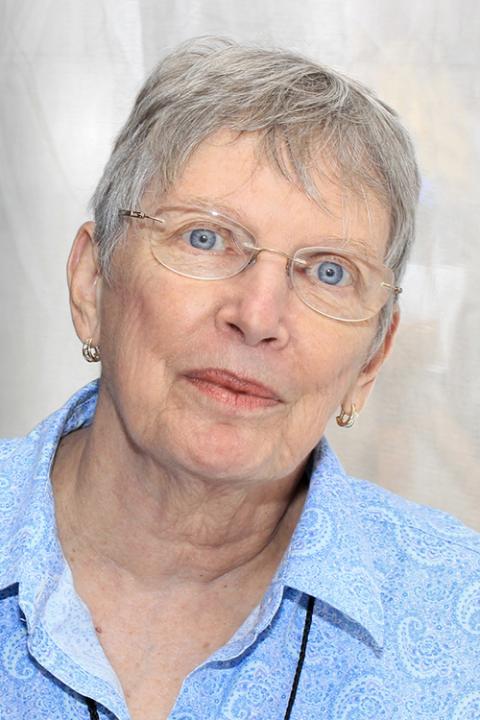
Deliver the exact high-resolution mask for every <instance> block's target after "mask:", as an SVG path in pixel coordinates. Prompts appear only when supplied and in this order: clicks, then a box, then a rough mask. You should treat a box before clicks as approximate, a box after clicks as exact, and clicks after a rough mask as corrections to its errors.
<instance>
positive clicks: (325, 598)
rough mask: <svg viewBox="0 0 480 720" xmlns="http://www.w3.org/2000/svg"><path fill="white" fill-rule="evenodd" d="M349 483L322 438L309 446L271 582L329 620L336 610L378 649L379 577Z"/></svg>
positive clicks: (380, 626)
mask: <svg viewBox="0 0 480 720" xmlns="http://www.w3.org/2000/svg"><path fill="white" fill-rule="evenodd" d="M355 482H357V481H355V480H354V479H353V478H350V477H349V476H348V475H346V473H345V472H344V470H343V469H342V467H341V465H340V463H339V461H338V459H337V457H336V456H335V454H334V453H333V451H332V450H331V448H330V446H329V444H328V442H327V441H326V440H325V439H323V440H322V441H321V443H320V444H319V446H318V447H317V448H316V450H315V458H314V466H313V471H312V475H311V479H310V487H309V491H308V494H307V499H306V501H305V505H304V508H303V511H302V515H301V517H300V520H299V522H298V524H297V527H296V528H295V531H294V534H293V536H292V539H291V542H290V545H289V547H288V550H287V552H286V554H285V556H284V558H283V561H282V563H281V565H280V567H279V569H278V572H277V575H276V580H278V581H280V582H281V583H283V584H284V585H287V586H289V587H292V588H295V589H297V590H300V591H302V592H305V593H308V594H309V595H313V596H314V597H315V598H317V599H318V600H320V601H321V602H322V604H323V606H324V608H327V614H328V608H330V609H331V613H330V618H331V619H333V621H334V620H335V618H334V615H335V613H338V612H339V613H341V614H342V616H344V618H343V619H342V620H343V624H344V625H345V622H344V619H346V620H347V621H348V620H349V621H351V626H352V632H354V633H356V634H357V635H358V634H360V635H362V634H363V633H362V628H363V629H364V630H366V631H367V633H368V634H369V635H370V636H371V638H372V639H373V641H374V643H375V645H376V646H377V648H381V647H382V646H383V626H384V620H383V605H382V599H381V591H380V585H381V578H380V577H379V576H378V574H377V573H376V571H375V568H374V563H373V558H372V553H371V549H370V546H369V542H368V538H367V535H366V531H365V529H364V528H363V527H362V522H361V518H360V509H359V507H358V502H357V500H356V497H355V489H354V484H355ZM347 625H348V623H347ZM355 625H357V628H356V629H355V627H354V626H355ZM358 626H360V627H358Z"/></svg>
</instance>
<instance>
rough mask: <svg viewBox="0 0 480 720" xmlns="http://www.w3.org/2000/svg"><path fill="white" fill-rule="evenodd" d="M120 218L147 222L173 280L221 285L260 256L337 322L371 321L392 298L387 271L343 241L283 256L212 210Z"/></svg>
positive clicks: (128, 212) (152, 244) (169, 211)
mask: <svg viewBox="0 0 480 720" xmlns="http://www.w3.org/2000/svg"><path fill="white" fill-rule="evenodd" d="M119 212H120V215H122V216H124V217H128V218H133V219H138V220H144V221H146V222H147V223H148V227H147V228H146V231H147V232H148V237H149V242H150V247H151V251H152V254H153V256H154V258H155V260H156V261H157V262H159V263H160V264H161V265H163V267H165V268H167V269H168V270H172V271H173V272H175V273H177V274H178V275H182V276H184V277H188V278H192V279H196V280H225V279H227V278H231V277H234V276H235V275H238V274H239V273H241V272H242V271H243V270H245V269H246V268H248V267H249V266H250V265H252V264H254V263H255V261H256V259H257V257H258V256H259V254H260V253H262V252H269V253H274V254H277V255H281V256H283V257H284V258H285V260H286V272H287V275H288V277H289V279H290V282H291V285H292V287H293V289H294V290H295V292H296V294H297V296H298V297H299V298H300V300H302V302H304V303H305V305H307V306H308V307H309V308H311V309H312V310H314V311H315V312H317V313H319V314H320V315H324V316H326V317H329V318H332V319H333V320H340V321H342V322H362V321H365V320H369V319H370V318H372V317H374V316H375V315H376V314H377V313H378V312H379V311H380V310H381V309H382V307H383V306H384V305H385V304H386V302H387V301H388V299H389V297H390V296H391V294H392V293H393V294H394V295H398V294H399V293H401V292H402V289H401V288H400V287H396V286H395V285H394V275H393V271H392V270H391V269H390V268H388V267H386V266H385V265H382V264H379V263H376V262H374V261H372V260H370V259H368V258H366V257H362V256H361V255H359V254H356V253H355V252H352V251H351V250H350V249H349V248H348V243H346V242H345V241H340V240H338V241H329V245H328V247H324V246H319V247H304V248H299V249H298V250H296V251H295V253H294V254H293V255H288V254H287V253H284V252H282V251H280V250H275V249H273V248H266V247H259V246H257V244H256V240H255V237H254V236H253V235H252V233H251V232H250V231H249V230H247V229H246V228H245V227H243V226H242V225H241V224H239V223H238V222H236V221H235V220H232V219H231V218H229V217H227V216H226V215H224V214H223V213H221V212H218V211H217V210H214V209H206V208H201V207H182V206H171V207H165V208H162V209H161V210H160V211H159V212H158V214H157V215H156V216H155V217H154V216H151V215H147V214H146V213H144V212H143V211H141V210H120V211H119Z"/></svg>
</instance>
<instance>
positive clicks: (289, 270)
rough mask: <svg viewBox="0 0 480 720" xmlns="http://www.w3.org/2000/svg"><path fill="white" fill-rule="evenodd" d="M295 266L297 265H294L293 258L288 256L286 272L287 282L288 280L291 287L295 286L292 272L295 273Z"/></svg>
mask: <svg viewBox="0 0 480 720" xmlns="http://www.w3.org/2000/svg"><path fill="white" fill-rule="evenodd" d="M294 267H295V265H294V261H293V258H291V257H287V260H286V263H285V273H286V275H287V282H288V287H289V288H293V280H292V274H293V270H294Z"/></svg>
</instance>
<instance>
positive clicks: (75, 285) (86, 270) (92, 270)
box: [67, 222, 101, 343]
mask: <svg viewBox="0 0 480 720" xmlns="http://www.w3.org/2000/svg"><path fill="white" fill-rule="evenodd" d="M94 228H95V225H94V223H93V222H86V223H84V224H83V225H82V226H81V227H80V229H79V230H78V232H77V235H76V237H75V240H74V242H73V245H72V249H71V251H70V256H69V258H68V263H67V278H68V287H69V291H70V310H71V313H72V319H73V324H74V326H75V330H76V332H77V335H78V337H79V338H80V340H82V342H84V341H85V339H86V338H92V340H93V341H94V343H98V342H99V335H100V313H99V310H100V308H99V301H100V289H101V276H100V272H99V269H98V262H97V246H96V244H95V239H94Z"/></svg>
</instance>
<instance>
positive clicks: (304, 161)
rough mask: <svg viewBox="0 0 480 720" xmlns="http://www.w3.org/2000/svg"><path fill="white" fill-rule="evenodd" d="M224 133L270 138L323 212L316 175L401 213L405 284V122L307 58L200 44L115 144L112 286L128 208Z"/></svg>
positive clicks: (184, 55) (158, 77)
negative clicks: (370, 194)
mask: <svg viewBox="0 0 480 720" xmlns="http://www.w3.org/2000/svg"><path fill="white" fill-rule="evenodd" d="M222 128H228V129H231V130H234V131H238V132H258V133H259V137H260V138H261V144H262V147H263V150H264V152H265V153H266V155H267V157H268V158H269V160H270V161H271V162H272V163H273V164H274V165H275V166H276V167H277V168H278V169H279V170H280V172H282V173H283V175H285V177H287V178H288V179H289V180H291V181H293V182H297V183H300V185H301V187H303V189H304V190H305V192H306V193H307V194H308V195H309V196H310V197H312V198H313V199H315V200H316V201H317V202H319V203H320V204H321V202H322V200H321V197H320V196H319V194H318V191H317V190H316V187H315V183H314V180H313V178H312V174H313V173H318V172H327V173H328V174H329V175H330V176H331V177H333V178H335V180H336V181H338V182H339V183H341V184H342V186H345V187H347V188H348V189H350V190H352V191H353V192H356V193H358V194H359V195H360V196H364V197H365V188H368V189H370V190H371V191H373V193H374V194H375V196H376V197H377V198H378V199H379V200H380V202H382V204H384V205H385V206H386V207H387V208H388V209H389V211H390V237H389V240H388V245H387V253H386V257H385V263H386V264H387V265H388V266H389V267H390V268H392V270H393V271H394V274H395V282H396V284H399V282H400V280H401V277H402V275H403V272H404V269H405V265H406V261H407V257H408V253H409V250H410V247H411V244H412V241H413V238H414V231H415V209H416V204H417V200H418V193H419V186H420V181H419V173H418V168H417V164H416V161H415V155H414V151H413V146H412V143H411V140H410V137H409V135H408V133H407V132H406V130H405V129H404V127H403V126H402V124H401V123H400V121H399V119H398V116H397V114H396V112H395V111H394V110H392V109H391V108H390V107H389V106H388V105H386V104H385V103H383V102H382V101H381V100H379V99H378V98H377V97H376V96H375V95H374V93H373V92H371V91H370V90H369V89H368V88H366V87H364V86H363V85H361V84H360V83H358V82H356V81H354V80H352V79H350V78H347V77H345V76H344V75H342V74H340V73H338V72H336V71H334V70H332V69H331V68H329V67H325V66H323V65H318V64H316V63H314V62H312V61H311V60H308V59H306V58H304V57H302V56H301V55H298V54H296V53H292V52H290V51H284V50H278V49H273V50H270V49H264V48H258V47H254V46H245V45H240V44H238V43H236V42H234V41H232V40H228V39H224V38H214V37H203V38H197V39H193V40H190V41H188V42H186V43H184V44H182V45H180V46H179V47H178V48H177V49H176V50H174V51H173V52H172V53H171V54H169V55H167V56H166V57H165V58H164V59H163V60H162V61H161V62H160V64H159V65H158V66H157V67H156V68H155V69H154V71H153V72H152V73H151V75H150V77H149V78H148V79H147V81H146V83H145V85H144V86H143V88H142V89H141V90H140V93H139V95H138V97H137V99H136V102H135V105H134V107H133V110H132V112H131V114H130V116H129V118H128V120H127V122H126V124H125V126H124V127H123V129H122V130H121V132H120V134H119V136H118V138H117V140H116V142H115V145H114V148H113V152H112V154H111V157H110V159H109V161H108V163H107V165H106V167H105V171H104V173H103V176H102V178H101V180H100V182H99V184H98V186H97V189H96V191H95V194H94V196H93V198H92V206H93V209H94V215H95V222H96V230H95V237H96V242H97V243H98V247H99V261H100V266H101V270H102V272H103V273H104V274H105V275H106V276H107V277H108V271H109V266H110V261H111V257H112V253H113V251H114V249H115V247H116V246H117V244H118V242H119V241H121V240H122V239H123V238H124V236H125V224H124V222H123V220H122V218H121V217H120V216H119V209H120V208H137V207H138V205H139V203H140V201H141V199H142V197H143V195H144V192H145V190H146V189H147V186H148V185H149V184H150V183H151V182H152V181H155V183H156V185H155V187H156V188H157V189H158V192H159V194H162V193H164V192H166V191H167V190H168V189H170V188H171V187H172V186H173V185H174V184H175V180H176V179H177V178H178V176H179V174H180V172H181V170H182V168H183V167H184V166H185V164H186V162H187V161H188V159H189V158H190V156H191V155H192V153H193V151H194V150H195V149H196V148H197V146H198V145H199V144H200V143H201V142H202V141H203V140H204V139H205V138H206V137H207V136H208V135H210V134H212V133H214V132H215V131H217V130H220V129H222ZM319 150H320V151H321V153H320V152H319ZM320 156H321V157H322V165H323V166H324V167H323V170H322V169H321V168H320V167H319V163H320V161H319V157H320ZM312 171H313V173H312ZM393 304H394V299H393V298H392V300H391V301H390V302H389V303H388V304H387V306H386V307H385V308H384V309H383V310H382V312H381V313H380V317H379V328H378V333H377V337H376V340H375V343H374V347H372V352H371V354H372V353H373V352H374V351H375V350H376V348H377V347H378V346H379V344H380V343H381V341H382V339H383V337H384V336H385V333H386V332H387V330H388V327H389V325H390V322H391V317H392V310H393Z"/></svg>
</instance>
